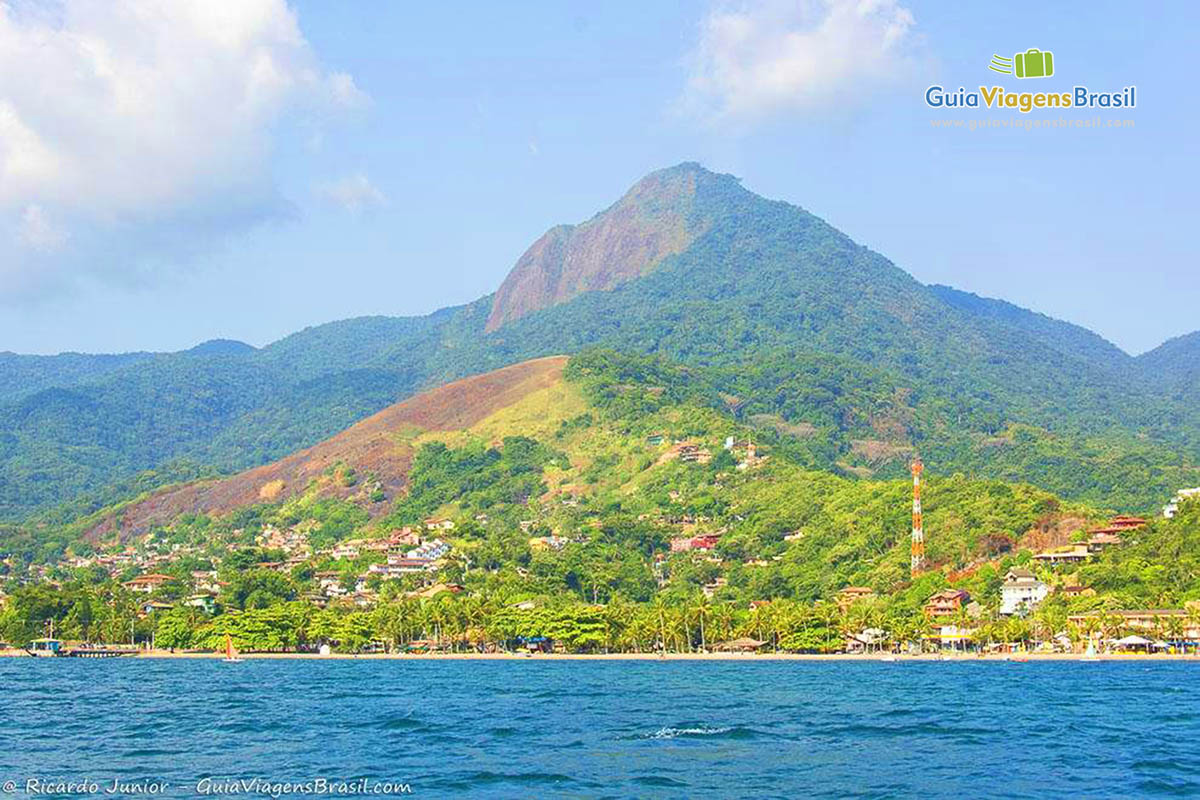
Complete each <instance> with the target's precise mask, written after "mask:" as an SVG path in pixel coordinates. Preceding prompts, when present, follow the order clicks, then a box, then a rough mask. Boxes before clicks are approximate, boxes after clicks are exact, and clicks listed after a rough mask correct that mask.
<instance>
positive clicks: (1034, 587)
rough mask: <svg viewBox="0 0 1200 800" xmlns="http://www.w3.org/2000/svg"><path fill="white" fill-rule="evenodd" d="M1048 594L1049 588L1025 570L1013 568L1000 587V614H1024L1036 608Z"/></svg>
mask: <svg viewBox="0 0 1200 800" xmlns="http://www.w3.org/2000/svg"><path fill="white" fill-rule="evenodd" d="M1048 594H1050V587H1049V586H1047V585H1046V584H1045V583H1043V582H1042V581H1040V580H1038V578H1037V576H1036V575H1034V574H1033V573H1032V572H1030V571H1029V570H1027V569H1022V568H1020V567H1014V568H1013V569H1010V570H1009V571H1008V574H1006V575H1005V576H1004V583H1003V584H1002V585H1001V586H1000V613H1001V614H1004V615H1011V614H1024V613H1027V612H1029V611H1032V610H1033V609H1035V608H1037V607H1038V604H1039V603H1041V602H1042V601H1043V600H1045V599H1046V595H1048Z"/></svg>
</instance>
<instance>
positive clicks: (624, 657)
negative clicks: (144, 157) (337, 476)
mask: <svg viewBox="0 0 1200 800" xmlns="http://www.w3.org/2000/svg"><path fill="white" fill-rule="evenodd" d="M129 657H132V658H139V659H164V660H171V659H224V658H225V654H224V653H215V652H214V653H209V652H185V651H177V652H171V651H169V650H139V651H137V652H136V653H130V654H128V655H123V656H120V658H129ZM239 657H240V658H242V659H244V660H247V661H250V660H255V661H264V660H281V661H294V660H305V661H307V660H314V661H522V662H524V661H722V662H724V661H740V662H765V661H878V662H883V663H899V662H906V661H922V662H924V661H930V662H979V661H995V662H1009V663H1015V664H1020V663H1029V662H1034V661H1082V662H1096V661H1161V662H1172V663H1175V662H1184V663H1190V662H1194V663H1197V664H1200V656H1196V655H1184V654H1181V653H1180V654H1167V653H1154V654H1147V653H1103V654H1098V655H1093V656H1088V655H1085V654H1083V653H1011V654H1009V653H995V654H986V655H977V654H967V655H963V654H938V653H923V654H920V655H896V654H888V653H868V654H858V653H665V654H661V655H660V654H659V653H538V654H536V655H526V654H523V653H330V654H328V655H321V654H320V653H241V654H239ZM0 658H32V656H30V655H29V654H28V653H26V652H25V651H24V650H0Z"/></svg>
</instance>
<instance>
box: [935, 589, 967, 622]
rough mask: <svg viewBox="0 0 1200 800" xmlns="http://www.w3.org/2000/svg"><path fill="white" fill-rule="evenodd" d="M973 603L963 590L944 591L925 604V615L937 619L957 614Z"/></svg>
mask: <svg viewBox="0 0 1200 800" xmlns="http://www.w3.org/2000/svg"><path fill="white" fill-rule="evenodd" d="M969 602H971V595H970V594H969V593H968V592H967V591H965V590H963V589H943V590H942V591H940V592H938V593H937V594H935V595H933V597H930V598H929V600H928V601H927V602H926V603H925V615H926V616H929V617H932V618H934V619H937V618H939V617H950V616H953V615H955V614H957V613H958V612H959V611H961V610H962V609H963V607H964V606H965V605H966V604H967V603H969Z"/></svg>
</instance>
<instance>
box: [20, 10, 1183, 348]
mask: <svg viewBox="0 0 1200 800" xmlns="http://www.w3.org/2000/svg"><path fill="white" fill-rule="evenodd" d="M203 5H204V11H203V12H202V13H201V12H197V11H196V10H195V9H191V10H187V9H185V8H183V7H182V6H180V7H177V6H176V5H175V4H173V3H165V4H162V5H159V4H154V5H152V6H147V5H146V4H145V3H141V2H134V0H116V2H113V3H101V2H99V0H78V1H77V0H66V2H64V3H61V4H53V5H50V6H43V5H38V4H32V3H29V2H21V1H20V0H18V2H13V3H11V5H10V6H8V7H7V9H6V10H0V239H8V243H7V244H6V245H5V246H4V247H0V350H13V351H17V352H29V353H51V352H58V351H62V350H78V351H89V352H108V351H120V350H133V349H154V350H169V349H179V348H183V347H188V346H191V345H193V344H195V343H197V342H200V341H202V340H205V339H209V338H214V337H227V338H236V339H242V340H244V341H248V342H250V343H252V344H256V345H261V344H265V343H267V342H270V341H272V340H274V339H277V338H279V337H281V336H284V335H286V334H287V333H290V332H292V331H295V330H298V329H300V328H303V327H305V326H308V325H314V324H319V323H322V322H327V321H330V320H335V319H341V318H345V317H350V316H358V315H364V314H388V315H407V314H422V313H427V312H430V311H433V310H435V309H437V308H439V307H442V306H446V305H451V304H457V303H462V302H466V301H469V300H473V299H475V298H476V297H478V296H480V295H482V294H485V293H487V292H490V291H492V290H494V289H495V288H496V287H497V286H498V285H499V283H500V281H501V280H502V279H503V277H504V275H505V274H506V273H507V271H508V269H509V268H510V267H511V266H512V264H513V263H514V262H515V261H516V259H517V258H518V257H519V256H520V254H521V253H522V251H523V250H524V249H525V248H526V247H527V246H528V245H529V244H530V243H531V242H532V241H533V240H534V239H536V238H537V237H538V236H539V235H540V234H541V233H542V232H544V231H545V229H546V228H548V227H550V226H551V225H554V224H557V223H560V222H577V221H580V220H583V219H586V218H587V217H589V216H591V215H592V214H594V213H595V212H596V211H598V210H600V209H602V208H604V207H605V206H607V205H608V204H610V203H611V202H612V201H613V200H615V199H616V198H617V197H618V196H620V194H621V193H622V192H623V191H624V190H625V189H626V188H627V187H628V186H629V185H630V184H631V183H633V182H634V181H636V180H637V179H638V178H639V177H640V176H641V175H643V174H645V173H646V172H648V171H651V170H653V169H656V168H660V167H664V166H669V165H672V164H675V163H678V162H680V161H686V160H696V161H700V162H701V163H703V164H704V165H705V166H707V167H709V168H710V169H713V170H716V171H721V172H732V173H734V174H736V175H738V176H739V177H741V178H742V179H743V181H744V183H745V185H746V186H747V187H748V188H750V189H752V190H754V191H756V192H758V193H760V194H763V195H765V196H767V197H771V198H778V199H783V200H787V201H789V202H792V203H795V204H797V205H800V206H803V207H804V208H806V209H808V210H810V211H812V212H814V213H816V214H817V215H819V216H821V217H823V218H825V219H827V220H828V221H829V222H830V223H832V224H833V225H835V226H837V227H838V228H840V229H842V230H843V231H845V232H846V233H848V234H849V235H850V236H852V237H853V238H855V239H856V240H858V241H859V242H861V243H863V244H865V245H868V246H870V247H872V248H874V249H876V250H878V251H880V252H881V253H883V254H884V255H886V256H888V257H889V258H891V259H892V260H893V261H894V262H895V263H896V264H898V265H899V266H900V267H902V268H904V269H905V270H907V271H909V272H911V273H912V274H913V275H915V276H916V277H917V278H918V279H920V280H922V281H925V282H939V283H949V284H951V285H954V286H957V287H960V288H963V289H967V290H970V291H975V292H978V293H980V294H985V295H989V296H994V297H1001V298H1004V299H1007V300H1010V301H1012V302H1015V303H1018V304H1020V305H1023V306H1026V307H1029V308H1032V309H1035V310H1037V311H1041V312H1043V313H1047V314H1050V315H1052V316H1056V317H1059V318H1062V319H1066V320H1069V321H1072V322H1076V323H1079V324H1083V325H1086V326H1088V327H1090V328H1092V329H1093V330H1095V331H1097V332H1099V333H1101V334H1102V335H1104V336H1105V337H1107V338H1109V339H1111V340H1112V341H1114V342H1116V343H1117V344H1118V345H1120V346H1121V347H1123V348H1125V349H1126V350H1128V351H1130V352H1134V353H1137V352H1141V351H1143V350H1146V349H1148V348H1150V347H1153V346H1155V345H1157V344H1159V343H1160V342H1161V341H1163V340H1164V339H1166V338H1168V337H1171V336H1175V335H1179V334H1183V333H1186V332H1189V331H1192V330H1195V329H1197V328H1200V315H1197V313H1196V309H1197V308H1200V282H1197V281H1196V280H1195V274H1196V265H1195V262H1196V253H1197V245H1196V237H1195V236H1194V234H1193V231H1192V228H1193V225H1194V222H1193V219H1194V217H1195V214H1196V210H1197V209H1196V202H1195V197H1196V190H1195V187H1196V185H1197V177H1198V176H1197V164H1198V163H1200V159H1198V158H1197V155H1198V153H1197V145H1196V141H1197V139H1198V137H1197V135H1196V131H1195V128H1196V124H1197V111H1196V106H1195V103H1194V102H1193V100H1192V95H1191V85H1190V83H1189V77H1188V75H1189V71H1188V70H1185V68H1184V55H1185V54H1187V53H1190V52H1191V50H1192V49H1194V48H1193V43H1192V39H1193V37H1194V32H1195V31H1196V30H1197V29H1198V24H1197V23H1200V18H1198V17H1200V13H1198V12H1197V10H1196V8H1195V6H1194V5H1191V4H1182V3H1180V4H1159V5H1155V6H1153V7H1149V6H1148V7H1146V8H1145V9H1139V10H1138V12H1137V13H1136V14H1133V13H1131V12H1130V11H1129V6H1128V4H1118V3H1086V4H1085V3H1078V4H1044V3H1004V4H996V3H991V4H946V3H933V2H920V0H899V1H898V2H897V1H896V0H877V1H876V2H875V3H874V4H870V3H868V4H864V5H859V4H854V3H844V2H841V0H822V1H821V2H817V1H816V0H800V2H787V3H785V2H782V1H781V0H763V2H748V3H740V4H736V5H730V4H721V3H704V2H701V3H695V4H691V5H687V4H667V3H619V2H613V3H605V4H568V3H561V2H555V3H549V2H547V3H534V2H530V3H520V4H494V3H479V4H470V5H468V4H459V7H457V8H454V7H436V6H438V5H439V4H420V5H417V4H370V5H367V4H363V5H361V6H357V7H356V6H352V5H350V4H341V3H337V4H333V3H322V2H298V3H294V4H292V5H290V6H289V5H285V4H284V3H283V2H282V0H245V2H237V3H232V2H231V3H229V4H224V3H221V2H216V0H213V2H211V3H209V4H203ZM444 5H446V6H450V5H453V4H444ZM864 7H868V8H869V13H865V14H864V13H861V10H862V9H863V8H864ZM0 9H4V6H3V4H0ZM114 9H115V11H114ZM856 9H858V10H857V11H856ZM79 42H84V43H86V45H87V46H86V47H84V48H80V47H79V46H78V43H79ZM1030 47H1039V48H1042V49H1046V50H1052V51H1053V52H1054V55H1055V64H1056V75H1055V76H1054V77H1053V78H1049V79H1045V80H1043V81H1019V80H1017V79H1015V78H1011V77H1006V76H999V75H996V74H995V73H991V72H989V71H988V70H987V69H986V66H987V63H988V61H989V59H990V57H991V55H992V54H993V53H997V54H1000V55H1011V54H1013V53H1016V52H1019V51H1023V50H1025V49H1027V48H1030ZM932 83H938V84H941V85H944V86H946V87H947V88H950V89H956V88H957V87H959V86H965V87H967V88H974V87H977V86H979V85H981V84H984V85H992V84H999V85H1002V86H1005V87H1007V88H1010V89H1013V90H1047V91H1049V90H1055V91H1059V90H1064V91H1065V90H1069V89H1070V87H1071V86H1073V85H1075V84H1083V85H1087V86H1089V87H1092V88H1093V89H1096V90H1112V89H1121V88H1123V87H1125V86H1127V85H1130V84H1136V85H1137V87H1138V107H1137V108H1136V109H1134V110H1131V111H1128V112H1112V111H1106V112H1101V113H1099V114H1093V113H1088V112H1082V111H1072V112H1071V113H1070V114H1069V115H1067V116H1071V117H1072V118H1075V117H1079V118H1089V117H1094V116H1100V117H1101V118H1103V119H1108V118H1128V119H1132V120H1134V123H1135V127H1134V128H1133V129H1120V130H1105V129H1100V130H1096V129H1089V130H1075V129H1070V130H1064V129H1058V130H1049V129H1045V130H1029V131H1027V130H1013V129H989V130H977V131H968V130H965V129H949V130H947V129H935V128H933V126H932V125H931V120H933V119H940V118H947V119H953V118H961V119H966V118H977V119H984V118H989V117H990V118H994V119H997V120H1000V119H1014V118H1016V117H1018V116H1020V115H1017V114H1015V113H1012V112H1002V111H997V112H987V111H983V112H978V111H972V112H970V113H967V112H961V111H957V110H956V111H955V112H943V113H938V112H936V111H934V110H933V109H930V108H928V107H926V105H925V103H924V99H923V97H924V90H925V88H926V87H927V86H928V85H930V84H932ZM1034 84H1036V85H1034ZM1051 115H1058V112H1041V116H1042V117H1043V118H1049V117H1050V116H1051ZM1031 116H1037V114H1034V115H1031Z"/></svg>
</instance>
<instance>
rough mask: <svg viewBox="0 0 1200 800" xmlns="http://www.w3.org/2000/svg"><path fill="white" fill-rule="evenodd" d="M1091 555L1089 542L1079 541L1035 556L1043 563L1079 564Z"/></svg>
mask: <svg viewBox="0 0 1200 800" xmlns="http://www.w3.org/2000/svg"><path fill="white" fill-rule="evenodd" d="M1091 556H1092V553H1091V551H1090V550H1088V546H1087V542H1078V543H1076V544H1072V545H1068V546H1066V547H1057V548H1055V549H1053V550H1045V551H1043V552H1041V553H1035V554H1034V556H1033V557H1034V558H1035V559H1036V560H1038V561H1040V562H1041V563H1043V564H1078V563H1080V562H1082V561H1087V560H1088V559H1089V558H1091Z"/></svg>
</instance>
